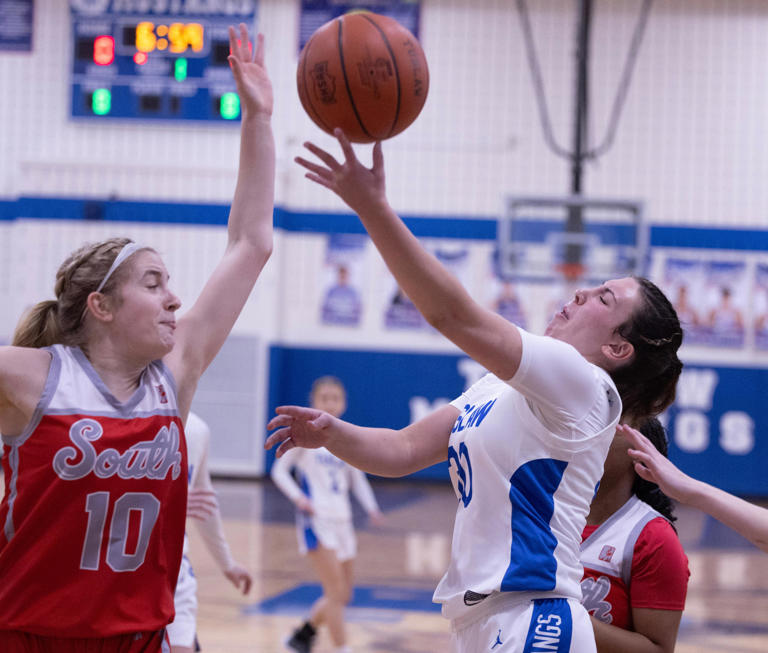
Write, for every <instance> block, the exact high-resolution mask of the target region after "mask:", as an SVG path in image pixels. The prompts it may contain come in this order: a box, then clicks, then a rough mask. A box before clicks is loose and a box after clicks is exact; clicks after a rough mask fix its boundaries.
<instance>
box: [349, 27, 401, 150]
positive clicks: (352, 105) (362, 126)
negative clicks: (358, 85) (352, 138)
mask: <svg viewBox="0 0 768 653" xmlns="http://www.w3.org/2000/svg"><path fill="white" fill-rule="evenodd" d="M336 22H337V23H338V25H339V32H338V44H339V63H340V64H341V73H342V75H344V87H345V88H346V89H347V97H348V98H349V105H350V106H351V107H352V111H353V112H354V114H355V118H356V119H357V123H358V124H359V125H360V129H362V130H363V133H364V134H365V135H366V136H367V137H368V138H370V139H372V140H375V141H376V140H379V139H378V138H375V137H374V136H372V135H371V134H370V132H369V131H368V130H367V129H366V127H365V125H364V124H363V120H362V118H360V114H359V113H358V111H357V105H356V104H355V98H354V97H353V95H352V88H351V87H350V85H349V78H348V76H347V63H346V61H344V43H343V34H342V30H343V24H344V21H343V20H342V19H341V18H337V19H336ZM387 47H389V43H387Z"/></svg>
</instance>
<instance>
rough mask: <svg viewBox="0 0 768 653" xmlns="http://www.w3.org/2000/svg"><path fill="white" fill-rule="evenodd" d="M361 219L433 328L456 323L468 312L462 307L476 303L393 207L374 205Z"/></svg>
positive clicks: (397, 278)
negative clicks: (454, 315) (459, 316)
mask: <svg viewBox="0 0 768 653" xmlns="http://www.w3.org/2000/svg"><path fill="white" fill-rule="evenodd" d="M359 216H360V220H361V221H362V222H363V224H364V225H365V228H366V230H367V231H368V233H369V235H370V236H371V239H372V240H373V242H374V244H375V245H376V248H377V249H378V250H379V253H380V254H381V256H382V258H383V259H384V262H385V263H386V264H387V267H388V268H389V270H390V271H391V272H392V274H393V276H394V277H395V279H396V280H397V282H398V284H399V286H400V287H401V288H402V289H403V291H405V293H406V295H408V297H409V298H410V300H411V301H412V302H413V303H414V304H415V305H416V307H417V308H418V309H419V311H420V312H421V313H422V315H424V317H425V318H426V320H427V321H428V322H429V323H430V324H431V325H433V326H434V327H435V328H437V329H441V328H442V327H443V325H445V324H450V323H451V322H452V320H450V319H449V317H450V316H451V315H453V314H454V313H456V314H459V315H461V314H464V313H465V311H462V306H464V305H465V304H467V303H471V302H472V300H471V298H470V296H469V294H468V293H467V292H466V290H465V289H464V287H463V286H462V285H461V283H460V282H459V281H458V279H456V277H455V276H454V275H453V274H451V273H450V272H449V271H448V270H447V269H446V268H445V266H443V265H442V264H441V263H440V262H439V261H438V260H437V259H436V258H435V257H434V256H433V255H432V254H430V253H429V252H427V251H426V250H425V249H424V248H423V247H422V245H421V243H419V241H418V239H417V238H416V237H415V236H414V235H413V234H412V233H411V232H410V230H409V229H408V228H407V227H406V226H405V223H404V222H403V221H402V220H401V219H400V218H399V217H398V216H397V214H395V212H394V211H393V210H392V208H391V207H389V205H387V204H385V203H383V204H379V205H375V206H371V207H369V208H366V209H365V210H362V211H360V212H359ZM444 335H447V336H448V337H450V336H449V335H448V334H444Z"/></svg>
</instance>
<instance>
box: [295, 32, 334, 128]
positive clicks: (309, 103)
mask: <svg viewBox="0 0 768 653" xmlns="http://www.w3.org/2000/svg"><path fill="white" fill-rule="evenodd" d="M314 40H315V35H314V34H313V35H312V37H311V38H310V39H309V41H307V44H306V45H305V46H304V52H303V55H304V56H303V57H302V58H301V66H302V68H301V83H302V85H303V87H304V97H305V98H306V101H307V104H306V106H305V107H304V108H305V109H306V111H307V113H310V112H311V113H312V114H313V117H312V119H313V120H314V121H315V123H317V124H320V123H322V124H323V126H324V128H325V129H326V131H327V132H328V133H333V129H332V128H331V127H330V125H328V124H327V123H326V122H325V120H323V118H322V116H321V115H320V112H319V111H318V110H317V109H316V108H315V105H314V104H312V95H311V94H310V92H309V87H308V84H307V59H309V51H310V49H311V46H312V41H314ZM299 99H301V98H299ZM302 104H303V102H302Z"/></svg>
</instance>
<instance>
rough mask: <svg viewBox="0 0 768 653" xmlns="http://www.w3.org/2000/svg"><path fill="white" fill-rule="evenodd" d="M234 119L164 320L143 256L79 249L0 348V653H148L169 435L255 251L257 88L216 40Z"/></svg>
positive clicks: (266, 237)
mask: <svg viewBox="0 0 768 653" xmlns="http://www.w3.org/2000/svg"><path fill="white" fill-rule="evenodd" d="M229 38H230V50H231V54H230V57H229V61H230V66H231V68H232V73H233V76H234V78H235V82H236V85H237V90H238V93H239V96H240V100H241V103H242V108H243V118H242V125H241V140H240V166H239V173H238V179H237V186H236V189H235V196H234V199H233V202H232V207H231V211H230V215H229V222H228V228H227V235H228V242H227V246H226V249H225V251H224V254H223V257H222V259H221V261H220V263H219V264H218V265H217V267H216V268H215V270H214V271H213V273H212V275H211V277H210V279H209V280H208V281H207V283H206V285H205V287H204V288H203V289H202V292H201V294H200V296H199V297H198V299H197V300H196V301H195V303H194V304H193V306H192V307H191V308H190V309H189V310H188V311H187V312H186V313H185V314H184V315H183V316H182V317H181V318H180V319H179V320H178V321H177V319H176V311H177V310H178V309H179V307H180V301H179V299H178V297H177V296H176V295H175V294H174V293H173V292H172V291H171V289H170V286H169V277H168V272H167V270H166V268H165V265H164V264H163V261H162V259H161V258H160V256H159V255H158V253H157V252H156V251H155V250H154V249H152V248H151V247H148V246H144V245H140V244H138V243H134V242H131V241H130V240H128V239H119V238H118V239H110V240H108V241H104V242H102V243H97V244H95V245H87V246H84V247H82V248H81V249H79V250H78V251H77V252H75V253H74V254H73V255H72V256H70V257H69V258H68V259H67V260H66V261H65V262H64V263H63V264H62V266H61V267H60V269H59V271H58V273H57V277H56V286H55V291H56V299H55V300H49V301H45V302H41V303H40V304H38V305H37V306H35V307H34V308H32V310H31V311H30V312H29V313H28V314H27V315H26V316H25V317H24V319H23V321H22V323H21V324H20V325H19V327H18V328H17V330H16V334H15V336H14V343H13V346H10V347H0V433H2V434H3V435H2V439H3V445H4V452H3V470H4V477H5V496H4V498H3V501H2V504H0V527H1V529H0V578H2V583H0V603H2V606H3V610H2V614H0V651H2V652H3V653H44V652H48V651H56V652H57V653H97V652H98V653H118V652H119V653H160V651H167V650H168V640H167V637H166V635H165V627H166V626H167V625H168V623H169V622H170V621H171V620H172V619H173V615H174V611H173V593H174V587H175V585H176V579H177V576H178V573H179V565H180V562H181V557H182V546H183V541H184V522H185V515H186V509H187V460H186V446H185V442H184V430H183V424H184V422H185V420H186V418H187V414H188V412H189V407H190V404H191V402H192V397H193V395H194V392H195V389H196V387H197V383H198V381H199V379H200V376H201V375H202V373H203V372H204V371H205V369H206V367H208V365H209V364H210V362H211V361H212V360H213V358H214V356H216V354H217V352H218V351H219V349H220V348H221V346H222V344H223V343H224V340H225V339H226V337H227V335H228V334H229V332H230V330H231V329H232V326H233V325H234V322H235V320H236V319H237V316H238V315H239V313H240V311H241V310H242V308H243V306H244V304H245V302H246V300H247V299H248V296H249V294H250V292H251V290H252V288H253V285H254V283H255V282H256V279H257V278H258V277H259V275H260V273H261V270H262V268H263V267H264V264H265V263H266V261H267V259H268V258H269V255H270V253H271V250H272V212H273V193H274V166H275V154H274V140H273V136H272V128H271V115H272V104H273V102H272V86H271V83H270V80H269V77H268V75H267V73H266V70H265V68H264V39H263V37H262V36H261V35H260V36H259V38H258V41H257V44H256V47H255V48H254V51H253V56H252V54H251V51H250V49H249V41H248V31H247V29H246V27H245V25H243V24H241V25H240V29H239V32H238V31H236V30H235V29H234V28H232V27H231V28H230V30H229Z"/></svg>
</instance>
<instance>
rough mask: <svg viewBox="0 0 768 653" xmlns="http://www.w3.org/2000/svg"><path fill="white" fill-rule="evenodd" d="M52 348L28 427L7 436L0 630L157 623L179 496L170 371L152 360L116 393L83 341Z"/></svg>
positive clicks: (52, 632)
mask: <svg viewBox="0 0 768 653" xmlns="http://www.w3.org/2000/svg"><path fill="white" fill-rule="evenodd" d="M49 351H50V352H51V355H52V360H51V368H50V371H49V373H48V378H47V380H46V384H45V388H44V390H43V393H42V397H41V399H40V402H39V404H38V406H37V409H36V411H35V415H34V417H33V419H32V421H31V423H30V426H29V427H28V428H27V430H26V431H25V432H24V433H22V434H21V435H20V436H19V437H16V438H4V440H3V442H4V447H3V448H4V455H3V459H2V463H3V471H4V473H5V496H4V498H3V501H2V504H0V528H2V530H1V531H0V579H2V582H0V605H2V606H3V609H2V610H0V629H2V630H19V631H24V632H29V633H36V634H39V635H49V636H58V637H80V638H87V637H94V638H97V637H108V636H112V635H118V634H121V633H130V632H138V631H156V630H160V629H162V628H164V627H165V626H166V625H167V624H168V622H169V621H170V620H171V619H172V618H173V614H174V612H173V591H174V587H175V584H176V577H177V575H178V572H179V566H180V564H181V554H182V545H183V540H184V521H185V516H186V501H187V482H186V481H187V478H186V469H187V461H186V445H185V442H184V430H183V427H182V423H181V419H180V417H179V412H178V406H177V403H176V386H175V382H174V380H173V377H172V376H171V374H170V372H169V371H168V369H167V368H166V367H165V365H164V364H163V363H162V362H161V361H155V362H154V363H152V364H151V365H150V366H149V367H147V369H146V370H145V371H144V373H143V374H142V376H141V380H140V384H139V387H138V389H137V390H136V392H135V393H134V395H133V396H132V397H131V398H130V399H129V400H128V401H126V402H125V403H121V402H119V401H118V400H117V399H115V397H114V396H112V394H111V393H110V392H109V390H108V389H107V387H106V386H105V385H104V383H103V382H102V380H101V379H100V378H99V376H98V374H97V373H96V371H95V370H94V369H93V367H92V366H91V364H90V362H89V361H88V359H87V358H86V357H85V355H84V354H83V352H82V351H81V350H80V349H77V348H70V347H64V346H61V345H55V346H53V347H51V348H49Z"/></svg>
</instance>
